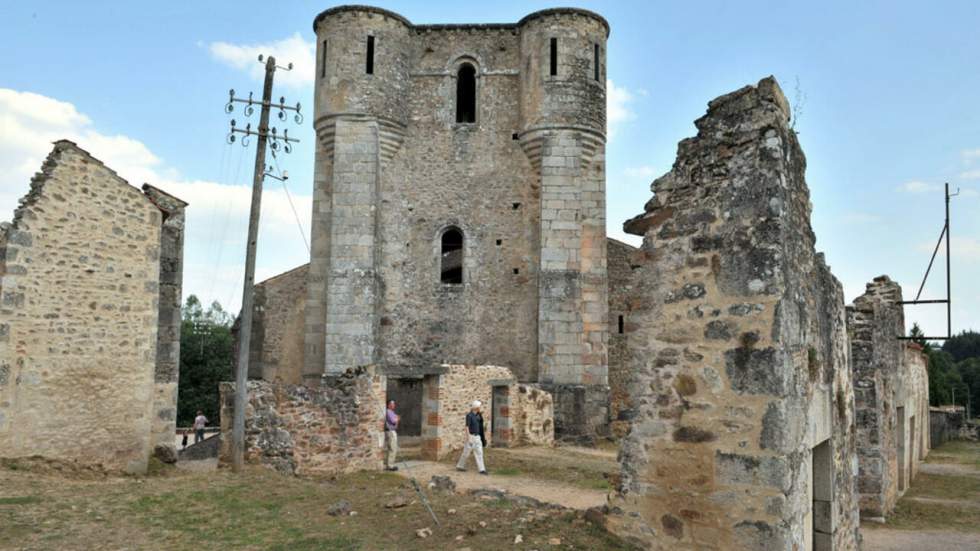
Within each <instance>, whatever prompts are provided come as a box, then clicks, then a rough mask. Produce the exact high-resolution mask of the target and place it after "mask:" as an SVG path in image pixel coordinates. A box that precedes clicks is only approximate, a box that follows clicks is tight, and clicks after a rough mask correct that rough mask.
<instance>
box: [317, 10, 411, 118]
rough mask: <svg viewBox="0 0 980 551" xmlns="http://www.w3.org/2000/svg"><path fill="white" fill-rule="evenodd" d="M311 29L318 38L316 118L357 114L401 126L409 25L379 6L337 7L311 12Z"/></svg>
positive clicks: (406, 86)
mask: <svg viewBox="0 0 980 551" xmlns="http://www.w3.org/2000/svg"><path fill="white" fill-rule="evenodd" d="M313 30H314V32H316V36H317V64H316V71H317V73H316V87H315V88H316V92H315V95H316V96H315V97H316V99H315V103H316V105H315V121H319V120H320V119H321V118H323V117H325V116H330V115H340V114H343V115H347V114H358V115H369V116H373V117H378V118H381V119H388V120H390V121H395V122H398V123H402V124H403V123H404V122H405V116H406V106H405V98H407V97H408V93H407V90H408V87H409V66H410V63H411V62H410V59H409V52H411V51H412V47H411V23H410V22H409V21H408V20H407V19H405V18H404V17H402V16H401V15H398V14H397V13H394V12H390V11H387V10H383V9H381V8H375V7H370V6H338V7H336V8H331V9H329V10H326V11H324V12H322V13H320V15H318V16H316V19H314V20H313ZM315 124H316V123H315Z"/></svg>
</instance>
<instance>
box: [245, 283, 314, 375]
mask: <svg viewBox="0 0 980 551" xmlns="http://www.w3.org/2000/svg"><path fill="white" fill-rule="evenodd" d="M308 270H309V264H304V265H302V266H298V267H296V268H293V269H292V270H290V271H288V272H284V273H281V274H279V275H277V276H275V277H271V278H269V279H267V280H265V281H263V282H261V283H258V284H256V285H255V305H254V308H253V312H252V339H251V340H250V341H249V342H250V344H251V350H250V351H249V360H248V372H249V373H248V376H249V378H251V379H262V380H265V381H270V382H277V383H283V384H289V385H298V384H302V382H303V326H304V323H305V320H306V309H305V308H306V298H307V288H306V281H307V276H308ZM237 327H238V326H237V324H236V335H237Z"/></svg>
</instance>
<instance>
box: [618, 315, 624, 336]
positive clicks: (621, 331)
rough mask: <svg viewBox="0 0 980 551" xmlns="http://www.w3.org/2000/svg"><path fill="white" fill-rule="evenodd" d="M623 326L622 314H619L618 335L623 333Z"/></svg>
mask: <svg viewBox="0 0 980 551" xmlns="http://www.w3.org/2000/svg"><path fill="white" fill-rule="evenodd" d="M623 326H624V323H623V316H619V334H620V335H622V334H623Z"/></svg>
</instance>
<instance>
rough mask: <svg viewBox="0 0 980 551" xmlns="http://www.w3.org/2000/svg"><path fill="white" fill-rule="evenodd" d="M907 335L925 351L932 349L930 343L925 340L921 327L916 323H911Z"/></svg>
mask: <svg viewBox="0 0 980 551" xmlns="http://www.w3.org/2000/svg"><path fill="white" fill-rule="evenodd" d="M909 337H911V338H912V342H914V343H916V344H918V345H919V346H921V347H922V349H923V350H925V351H926V352H927V353H928V352H929V350H931V349H932V345H930V344H929V341H927V340H926V334H925V333H923V332H922V328H921V327H919V324H918V323H912V329H911V330H909Z"/></svg>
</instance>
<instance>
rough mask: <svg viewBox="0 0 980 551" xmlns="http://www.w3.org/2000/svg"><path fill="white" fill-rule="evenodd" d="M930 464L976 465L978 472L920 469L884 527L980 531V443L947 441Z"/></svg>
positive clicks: (936, 452) (933, 455)
mask: <svg viewBox="0 0 980 551" xmlns="http://www.w3.org/2000/svg"><path fill="white" fill-rule="evenodd" d="M926 463H933V464H946V465H949V464H957V465H965V466H967V467H975V468H976V469H975V470H976V473H975V474H973V475H971V474H968V473H964V474H962V475H961V474H928V473H922V472H920V473H919V475H918V476H916V478H915V480H914V481H913V482H912V486H911V487H910V488H909V490H908V492H906V494H905V495H904V496H903V497H902V499H900V500H899V501H898V504H897V505H896V506H895V510H894V512H893V513H892V514H891V515H890V516H889V517H888V522H887V524H885V525H884V526H886V527H889V528H895V529H899V530H924V529H930V530H941V529H947V530H956V531H960V532H980V444H978V443H976V442H962V441H955V442H947V443H946V444H944V445H942V446H940V447H939V448H936V449H934V450H932V451H930V452H929V455H928V457H927V458H926Z"/></svg>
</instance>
